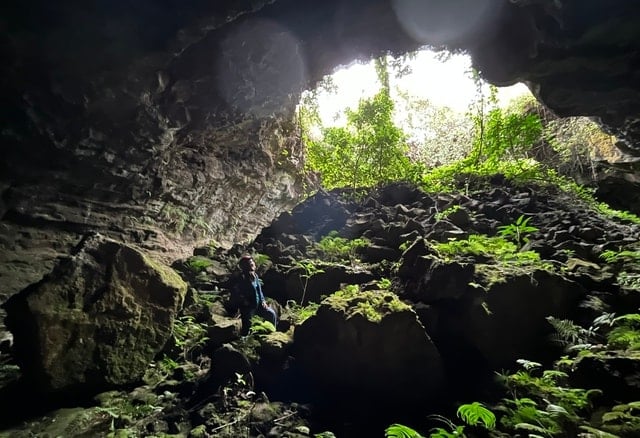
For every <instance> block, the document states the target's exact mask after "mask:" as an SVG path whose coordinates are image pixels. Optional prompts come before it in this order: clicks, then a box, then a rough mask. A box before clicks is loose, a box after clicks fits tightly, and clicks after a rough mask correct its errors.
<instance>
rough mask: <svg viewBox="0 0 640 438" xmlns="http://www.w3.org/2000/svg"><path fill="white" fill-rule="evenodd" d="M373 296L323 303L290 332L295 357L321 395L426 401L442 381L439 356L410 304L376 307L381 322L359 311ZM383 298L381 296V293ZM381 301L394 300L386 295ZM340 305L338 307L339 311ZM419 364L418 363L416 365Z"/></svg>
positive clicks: (372, 400)
mask: <svg viewBox="0 0 640 438" xmlns="http://www.w3.org/2000/svg"><path fill="white" fill-rule="evenodd" d="M371 294H376V292H368V293H363V294H361V295H358V296H355V297H352V298H351V299H346V300H344V302H343V303H342V304H339V305H336V302H337V301H341V300H342V299H341V298H336V297H335V296H333V297H330V298H327V299H326V300H324V301H323V302H322V304H321V306H320V308H319V309H318V311H317V313H316V314H315V315H314V316H312V317H310V318H309V319H307V320H306V321H305V322H304V323H302V325H300V326H299V327H297V328H296V330H295V332H294V345H293V349H294V355H295V357H296V361H297V362H298V364H299V366H300V367H301V368H302V369H303V371H304V373H305V375H307V376H308V378H309V379H310V380H309V381H310V382H313V384H314V385H317V387H318V388H322V390H321V391H322V393H324V394H327V395H329V394H341V398H342V399H343V401H344V400H345V399H354V400H358V399H359V400H361V401H363V402H364V403H365V404H370V405H371V404H375V403H376V402H381V401H388V400H397V403H398V406H400V405H404V404H408V403H411V402H412V401H416V400H422V401H424V400H430V399H432V398H433V397H434V395H435V391H437V389H438V388H439V386H440V385H441V384H442V383H443V381H442V376H443V374H442V372H443V370H442V363H441V358H440V354H439V353H438V351H437V349H436V347H435V346H434V345H433V343H432V342H431V339H430V338H429V336H428V335H427V333H426V331H425V329H424V327H423V326H422V324H420V322H419V321H418V318H417V316H416V314H415V312H413V311H412V310H411V309H410V308H409V307H408V306H406V305H405V306H404V308H403V309H396V310H393V309H386V310H382V309H377V310H378V311H379V312H380V320H379V321H372V320H370V319H368V318H367V317H365V316H363V314H360V313H357V310H356V309H358V307H359V306H360V304H361V303H363V302H367V301H369V302H370V301H371V297H372V295H371ZM380 294H382V292H380ZM386 295H387V296H386V297H385V298H384V301H386V302H389V303H391V302H393V301H397V300H398V299H397V297H394V296H393V294H390V293H386ZM341 306H343V307H342V308H340V307H341ZM418 364H419V365H418Z"/></svg>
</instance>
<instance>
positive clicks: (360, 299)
mask: <svg viewBox="0 0 640 438" xmlns="http://www.w3.org/2000/svg"><path fill="white" fill-rule="evenodd" d="M324 303H327V304H329V306H331V308H333V309H335V310H337V311H340V312H345V313H347V318H352V317H353V316H355V315H360V316H363V317H365V318H366V319H367V320H369V321H371V322H380V321H381V320H382V318H383V317H384V316H385V315H387V314H389V313H394V312H401V311H406V310H410V309H411V307H410V306H409V305H407V304H405V303H403V302H402V301H400V299H399V298H398V296H397V295H396V294H394V293H392V292H388V291H361V290H360V287H359V286H358V285H347V286H345V287H344V288H342V289H341V290H339V291H338V292H336V293H334V294H332V295H330V296H329V297H327V298H326V299H325V300H324Z"/></svg>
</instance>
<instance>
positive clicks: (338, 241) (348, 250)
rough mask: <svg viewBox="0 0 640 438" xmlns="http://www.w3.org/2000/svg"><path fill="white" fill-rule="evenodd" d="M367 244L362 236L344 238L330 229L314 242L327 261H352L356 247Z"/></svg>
mask: <svg viewBox="0 0 640 438" xmlns="http://www.w3.org/2000/svg"><path fill="white" fill-rule="evenodd" d="M367 245H369V241H368V240H367V239H364V238H358V239H353V240H349V239H345V238H344V237H340V236H339V235H338V232H337V231H335V230H334V231H331V232H329V234H327V235H326V236H324V237H323V238H322V239H320V242H318V243H316V247H317V248H318V249H319V250H320V251H321V252H322V254H324V256H325V257H326V258H327V260H328V261H332V262H338V261H346V260H351V261H353V260H354V259H355V256H356V251H357V249H358V248H362V247H365V246H367Z"/></svg>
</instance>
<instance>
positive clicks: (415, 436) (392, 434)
mask: <svg viewBox="0 0 640 438" xmlns="http://www.w3.org/2000/svg"><path fill="white" fill-rule="evenodd" d="M384 436H385V438H424V437H423V436H422V435H420V434H419V433H418V432H417V431H415V430H413V429H411V428H410V427H409V426H405V425H404V424H398V423H394V424H392V425H391V426H389V427H387V428H386V429H385V431H384Z"/></svg>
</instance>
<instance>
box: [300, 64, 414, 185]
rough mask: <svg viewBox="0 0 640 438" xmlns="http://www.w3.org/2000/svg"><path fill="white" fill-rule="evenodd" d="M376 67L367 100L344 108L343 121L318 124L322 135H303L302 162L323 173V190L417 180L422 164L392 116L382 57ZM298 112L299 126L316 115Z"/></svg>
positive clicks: (392, 104) (315, 119)
mask: <svg viewBox="0 0 640 438" xmlns="http://www.w3.org/2000/svg"><path fill="white" fill-rule="evenodd" d="M376 62H377V64H376V67H377V68H376V70H377V72H378V79H379V80H380V82H381V84H382V87H381V89H380V91H379V92H378V93H377V94H376V95H375V96H373V97H372V98H371V99H363V100H361V101H360V104H359V106H358V109H357V110H355V111H354V110H350V109H347V110H346V115H347V126H345V127H331V128H321V131H322V138H321V139H317V140H316V139H313V138H312V136H311V135H308V134H307V135H306V136H305V137H304V139H305V140H306V145H307V154H308V156H307V166H308V168H309V170H310V171H312V172H317V173H319V174H320V175H321V177H322V184H323V186H324V187H326V188H328V189H332V188H335V187H343V186H348V187H353V188H357V187H372V186H376V185H378V184H381V183H385V182H391V181H398V180H411V181H418V179H419V178H420V175H421V173H422V169H423V166H422V165H421V164H420V163H415V162H412V161H411V160H410V159H409V157H408V156H407V153H408V146H407V144H406V141H405V134H404V133H403V132H402V130H401V129H400V128H398V127H397V126H396V125H395V123H394V121H393V109H394V102H393V100H392V99H391V96H390V88H389V71H388V65H387V61H386V58H380V59H378V60H377V61H376ZM304 111H306V112H303V115H304V117H303V118H302V119H301V120H302V122H303V129H304V128H306V130H307V132H308V131H309V129H310V126H305V124H312V123H313V122H314V121H315V122H317V121H318V120H319V119H318V117H317V113H316V115H313V109H312V108H310V107H308V106H307V107H306V108H305V110H304Z"/></svg>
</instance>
